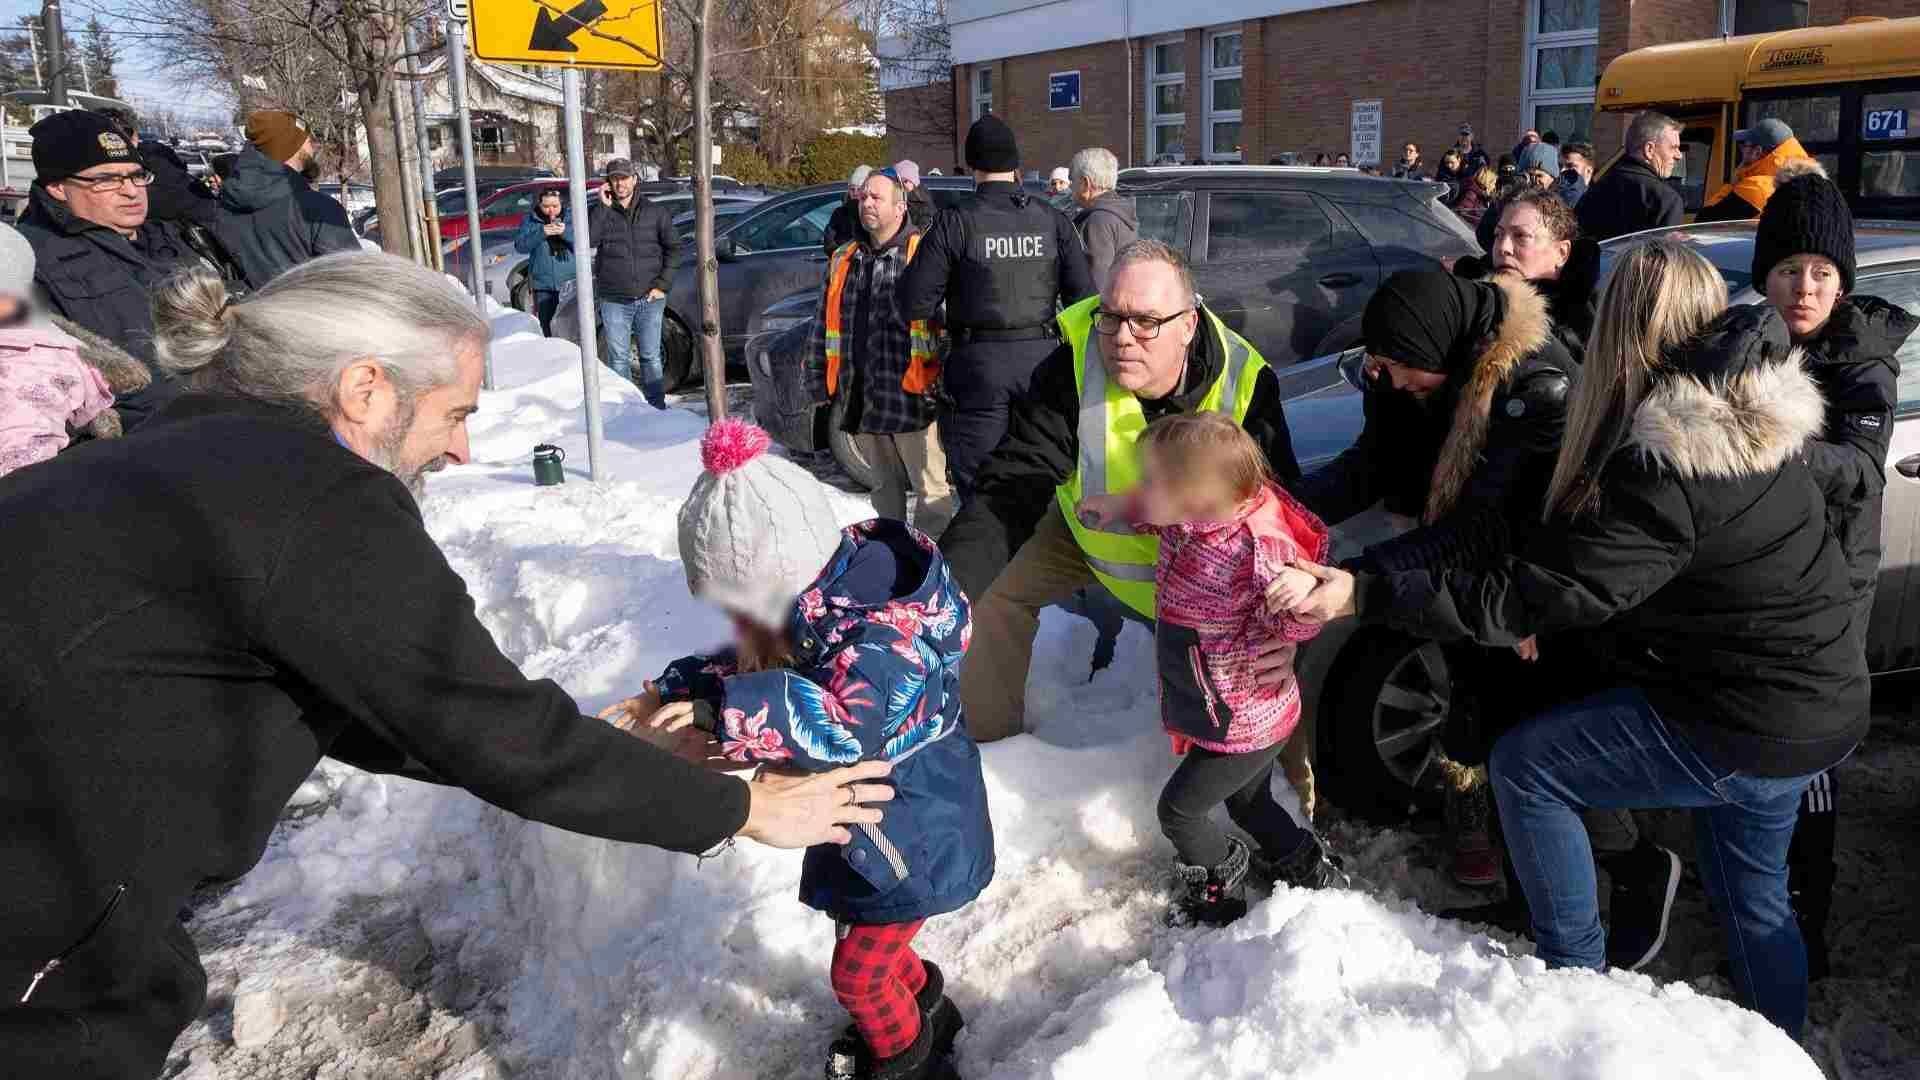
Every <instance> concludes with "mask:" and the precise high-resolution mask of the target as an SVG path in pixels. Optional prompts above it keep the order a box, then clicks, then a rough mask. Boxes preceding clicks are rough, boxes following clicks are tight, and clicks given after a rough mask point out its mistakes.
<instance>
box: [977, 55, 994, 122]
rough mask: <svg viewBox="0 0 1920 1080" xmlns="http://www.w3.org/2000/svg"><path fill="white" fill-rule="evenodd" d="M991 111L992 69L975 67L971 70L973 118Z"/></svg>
mask: <svg viewBox="0 0 1920 1080" xmlns="http://www.w3.org/2000/svg"><path fill="white" fill-rule="evenodd" d="M992 111H993V69H992V68H990V67H981V68H975V69H974V71H973V118H974V119H975V120H978V119H980V118H981V117H983V116H985V115H987V114H988V113H990V112H992Z"/></svg>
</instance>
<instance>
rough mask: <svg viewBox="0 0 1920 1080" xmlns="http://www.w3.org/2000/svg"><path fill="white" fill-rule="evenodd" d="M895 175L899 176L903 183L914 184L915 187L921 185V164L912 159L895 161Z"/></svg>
mask: <svg viewBox="0 0 1920 1080" xmlns="http://www.w3.org/2000/svg"><path fill="white" fill-rule="evenodd" d="M893 175H895V176H897V177H899V178H900V182H901V183H903V184H912V185H913V186H914V187H919V186H920V166H919V165H918V164H916V163H914V162H912V161H896V162H894V163H893Z"/></svg>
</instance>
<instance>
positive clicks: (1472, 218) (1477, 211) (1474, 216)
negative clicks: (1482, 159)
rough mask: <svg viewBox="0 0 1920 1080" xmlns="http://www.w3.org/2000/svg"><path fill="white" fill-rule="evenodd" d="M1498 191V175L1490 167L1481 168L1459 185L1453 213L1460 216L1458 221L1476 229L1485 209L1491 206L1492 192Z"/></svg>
mask: <svg viewBox="0 0 1920 1080" xmlns="http://www.w3.org/2000/svg"><path fill="white" fill-rule="evenodd" d="M1499 189H1500V174H1499V173H1496V172H1494V171H1493V169H1492V167H1491V166H1482V167H1481V169H1480V171H1479V172H1477V173H1474V174H1473V175H1472V176H1469V177H1467V178H1466V182H1465V183H1463V184H1461V185H1460V198H1459V200H1458V201H1456V202H1455V203H1454V204H1453V212H1454V213H1456V214H1459V215H1460V220H1462V221H1464V222H1466V223H1467V224H1469V225H1472V226H1474V227H1476V228H1478V227H1479V225H1480V218H1481V217H1482V216H1484V215H1485V214H1486V212H1487V207H1489V206H1492V205H1493V194H1494V192H1496V191H1498V190H1499Z"/></svg>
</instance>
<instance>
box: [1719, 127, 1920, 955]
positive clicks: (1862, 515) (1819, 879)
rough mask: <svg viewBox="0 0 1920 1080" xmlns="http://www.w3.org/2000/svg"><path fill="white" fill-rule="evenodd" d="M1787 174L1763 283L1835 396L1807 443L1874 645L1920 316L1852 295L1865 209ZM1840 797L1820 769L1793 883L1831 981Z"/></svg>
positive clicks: (1862, 624) (1810, 945)
mask: <svg viewBox="0 0 1920 1080" xmlns="http://www.w3.org/2000/svg"><path fill="white" fill-rule="evenodd" d="M1809 165H1811V166H1812V167H1808V166H1809ZM1776 179H1777V181H1778V183H1777V186H1776V187H1775V188H1774V191H1773V197H1772V198H1770V199H1768V200H1767V202H1766V207H1765V209H1764V210H1762V211H1761V213H1760V224H1759V225H1758V226H1757V227H1756V228H1755V230H1754V236H1753V287H1754V288H1755V289H1758V290H1760V291H1761V292H1763V293H1764V294H1765V295H1766V298H1767V303H1769V304H1771V305H1772V306H1773V307H1774V309H1775V310H1777V311H1779V312H1780V317H1781V318H1782V319H1784V320H1786V324H1787V330H1788V332H1789V333H1791V334H1792V335H1793V343H1794V344H1795V345H1798V346H1800V348H1801V349H1803V350H1805V351H1804V354H1803V355H1804V356H1805V359H1806V366H1807V370H1808V372H1809V373H1810V374H1812V376H1813V381H1814V382H1815V383H1817V384H1818V385H1819V387H1820V396H1821V397H1823V398H1824V399H1826V403H1827V417H1826V428H1825V431H1824V432H1822V434H1821V437H1820V438H1819V439H1818V440H1816V441H1814V442H1811V443H1808V444H1807V450H1806V456H1807V465H1808V467H1809V468H1810V469H1811V470H1812V471H1813V475H1814V478H1815V479H1816V480H1817V481H1819V483H1820V487H1821V490H1822V491H1823V492H1824V494H1825V495H1826V501H1827V521H1828V523H1829V524H1830V526H1831V527H1832V529H1833V532H1834V535H1835V536H1836V537H1837V538H1838V539H1839V541H1840V548H1841V550H1842V551H1843V552H1844V553H1845V555H1846V557H1847V567H1848V570H1849V571H1850V573H1849V575H1848V577H1849V581H1850V583H1851V585H1852V601H1853V614H1854V621H1853V629H1854V633H1855V634H1856V636H1858V638H1859V639H1860V647H1861V648H1862V649H1863V650H1864V649H1865V648H1866V629H1867V621H1868V619H1869V617H1870V616H1871V614H1872V612H1873V592H1874V583H1875V582H1876V580H1877V579H1878V578H1879V574H1880V498H1881V493H1882V492H1883V491H1884V490H1885V488H1886V483H1887V473H1886V469H1887V450H1888V446H1889V444H1890V443H1891V442H1892V439H1893V411H1894V406H1895V404H1896V403H1897V402H1898V401H1899V399H1900V394H1899V385H1898V384H1899V379H1900V361H1899V359H1898V355H1897V354H1898V353H1899V351H1900V346H1901V344H1902V343H1904V342H1905V341H1906V340H1907V338H1908V337H1909V336H1910V335H1912V334H1913V332H1914V329H1915V326H1916V320H1915V318H1914V317H1913V316H1912V315H1909V314H1908V313H1907V312H1906V311H1905V310H1903V309H1901V308H1900V307H1898V306H1896V305H1894V304H1890V303H1888V302H1886V301H1885V300H1881V299H1879V298H1877V297H1872V296H1855V295H1852V293H1853V283H1854V245H1853V214H1852V212H1851V211H1849V210H1848V209H1847V200H1846V196H1844V195H1842V194H1841V193H1840V189H1839V188H1837V187H1835V186H1834V185H1833V183H1832V182H1831V181H1829V180H1828V179H1827V178H1826V176H1825V175H1824V173H1822V172H1820V171H1819V170H1818V166H1817V164H1813V163H1811V162H1810V161H1809V162H1808V165H1803V164H1801V162H1798V161H1796V162H1793V163H1791V165H1790V166H1789V167H1786V168H1782V169H1781V170H1780V172H1779V173H1778V174H1776ZM1872 659H1874V658H1871V657H1870V658H1869V661H1870V662H1871V660H1872ZM1876 670H1877V668H1876ZM1839 795H1840V789H1839V786H1838V784H1837V783H1836V774H1835V773H1834V772H1833V771H1831V770H1829V771H1827V772H1824V773H1821V774H1820V775H1819V776H1816V777H1814V779H1813V782H1812V783H1810V784H1808V785H1807V792H1806V794H1805V795H1804V796H1802V798H1801V801H1800V820H1799V823H1798V824H1797V825H1796V826H1795V827H1794V830H1793V843H1792V846H1790V847H1789V848H1788V849H1787V891H1788V893H1789V894H1790V895H1791V896H1792V898H1793V911H1794V915H1795V916H1796V917H1798V918H1799V920H1800V936H1801V937H1802V938H1803V939H1804V940H1805V941H1806V943H1807V977H1808V978H1809V979H1823V978H1825V977H1826V976H1827V974H1828V970H1829V964H1828V958H1827V915H1828V913H1829V912H1830V911H1831V909H1832V907H1833V884H1834V879H1835V877H1836V876H1837V868H1836V867H1835V865H1834V859H1833V852H1834V833H1835V824H1836V813H1835V810H1836V807H1837V806H1838V804H1839Z"/></svg>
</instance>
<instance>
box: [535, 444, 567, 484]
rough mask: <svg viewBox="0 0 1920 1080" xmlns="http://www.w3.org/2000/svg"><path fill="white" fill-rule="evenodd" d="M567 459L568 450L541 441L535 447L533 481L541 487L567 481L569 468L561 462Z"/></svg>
mask: <svg viewBox="0 0 1920 1080" xmlns="http://www.w3.org/2000/svg"><path fill="white" fill-rule="evenodd" d="M565 460H567V452H566V451H565V450H562V449H560V448H559V447H557V446H554V445H553V444H551V443H541V444H540V445H539V446H536V447H534V448H533V482H534V483H535V484H538V485H539V486H541V487H552V486H553V485H555V484H564V483H566V482H567V470H566V469H564V468H562V467H561V464H560V463H561V462H563V461H565Z"/></svg>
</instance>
